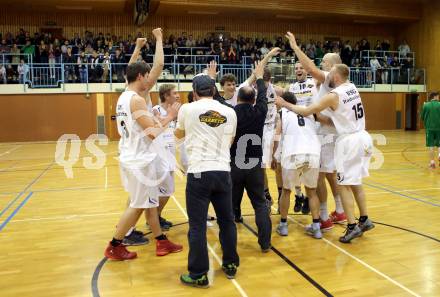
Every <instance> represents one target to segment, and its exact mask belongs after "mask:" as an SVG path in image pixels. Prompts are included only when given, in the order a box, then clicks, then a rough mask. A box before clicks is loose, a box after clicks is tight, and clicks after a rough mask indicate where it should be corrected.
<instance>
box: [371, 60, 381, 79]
mask: <svg viewBox="0 0 440 297" xmlns="http://www.w3.org/2000/svg"><path fill="white" fill-rule="evenodd" d="M370 67H371V71H372V72H373V73H375V74H376V83H378V82H379V80H380V77H381V69H382V65H380V63H379V60H378V59H377V56H376V54H374V56H373V58H372V59H371V60H370Z"/></svg>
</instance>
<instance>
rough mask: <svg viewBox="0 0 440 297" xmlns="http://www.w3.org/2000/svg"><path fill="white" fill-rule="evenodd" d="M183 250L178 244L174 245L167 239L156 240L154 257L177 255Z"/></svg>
mask: <svg viewBox="0 0 440 297" xmlns="http://www.w3.org/2000/svg"><path fill="white" fill-rule="evenodd" d="M182 250H183V246H181V245H180V244H175V243H172V242H171V241H169V240H168V239H164V240H157V241H156V256H159V257H161V256H165V255H168V254H169V253H178V252H181V251H182Z"/></svg>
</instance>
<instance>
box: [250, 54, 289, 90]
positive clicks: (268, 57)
mask: <svg viewBox="0 0 440 297" xmlns="http://www.w3.org/2000/svg"><path fill="white" fill-rule="evenodd" d="M280 51H281V49H280V48H279V47H274V48H273V49H271V50H270V52H268V53H267V55H266V56H264V58H263V60H261V62H260V63H261V64H262V66H263V69H264V68H265V67H266V66H267V63H269V61H270V60H271V59H272V58H273V57H275V56H276V55H278V54H279V53H280ZM255 80H256V77H255V74H254V73H253V72H252V74H251V76H249V78H248V79H247V80H246V83H247V84H248V85H251V84H252V83H253V82H254V81H255Z"/></svg>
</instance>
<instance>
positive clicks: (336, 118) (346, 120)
mask: <svg viewBox="0 0 440 297" xmlns="http://www.w3.org/2000/svg"><path fill="white" fill-rule="evenodd" d="M332 93H336V94H337V95H338V97H339V104H338V108H337V109H336V110H335V111H332V112H331V118H332V121H333V123H334V124H335V127H336V131H337V133H338V134H339V135H341V134H351V133H356V132H359V131H363V130H365V110H364V106H363V105H362V100H361V96H360V94H359V92H358V90H357V88H356V86H355V85H354V84H352V83H350V82H346V83H344V84H342V85H340V86H339V87H337V88H336V89H334V90H333V91H332Z"/></svg>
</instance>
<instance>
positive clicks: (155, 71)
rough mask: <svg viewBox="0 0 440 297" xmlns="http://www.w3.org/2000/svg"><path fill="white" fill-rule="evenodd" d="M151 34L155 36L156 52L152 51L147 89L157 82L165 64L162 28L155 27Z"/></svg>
mask: <svg viewBox="0 0 440 297" xmlns="http://www.w3.org/2000/svg"><path fill="white" fill-rule="evenodd" d="M153 35H154V37H155V38H156V52H155V53H154V62H153V67H152V68H151V71H150V74H149V75H148V79H147V90H151V89H152V88H153V87H154V85H155V84H156V82H157V79H158V78H159V76H160V75H161V74H162V70H163V66H164V65H165V58H164V54H163V35H162V29H161V28H156V29H154V30H153Z"/></svg>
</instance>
